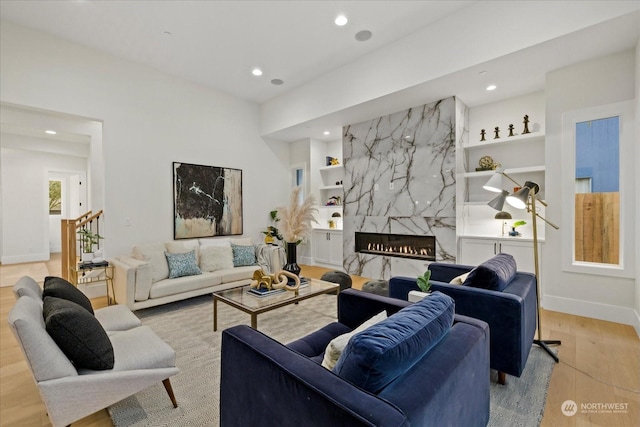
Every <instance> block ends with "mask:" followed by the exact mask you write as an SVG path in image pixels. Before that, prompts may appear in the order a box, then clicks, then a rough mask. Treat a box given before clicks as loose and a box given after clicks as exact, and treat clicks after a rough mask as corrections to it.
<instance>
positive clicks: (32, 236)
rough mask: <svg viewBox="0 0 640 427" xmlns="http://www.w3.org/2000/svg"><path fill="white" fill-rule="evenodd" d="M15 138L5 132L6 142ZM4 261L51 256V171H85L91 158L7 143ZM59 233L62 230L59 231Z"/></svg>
mask: <svg viewBox="0 0 640 427" xmlns="http://www.w3.org/2000/svg"><path fill="white" fill-rule="evenodd" d="M13 139H15V137H14V136H13V135H6V134H3V135H2V141H3V145H4V143H5V142H7V143H8V145H9V143H10V142H11V140H13ZM0 153H1V158H0V162H1V164H2V166H1V167H0V172H1V173H2V178H1V179H0V182H2V184H3V188H2V206H3V212H2V221H3V223H2V227H1V229H2V259H1V262H2V264H12V263H19V262H33V261H42V260H48V259H49V204H48V201H49V172H50V171H52V170H58V171H60V170H75V171H84V170H86V168H87V159H86V158H83V157H75V156H66V155H60V154H53V153H43V152H36V151H28V150H21V149H14V148H5V147H3V148H2V149H1V151H0ZM58 233H59V232H58Z"/></svg>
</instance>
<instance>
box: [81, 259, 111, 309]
mask: <svg viewBox="0 0 640 427" xmlns="http://www.w3.org/2000/svg"><path fill="white" fill-rule="evenodd" d="M98 282H104V283H105V284H106V286H107V304H108V305H113V304H116V296H115V292H114V290H113V266H112V265H111V264H109V263H108V262H104V263H98V264H93V263H78V264H75V265H74V266H73V267H71V283H73V284H74V285H76V286H78V285H88V284H90V283H98Z"/></svg>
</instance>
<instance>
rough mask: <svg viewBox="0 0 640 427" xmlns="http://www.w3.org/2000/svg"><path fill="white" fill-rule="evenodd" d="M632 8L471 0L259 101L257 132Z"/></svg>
mask: <svg viewBox="0 0 640 427" xmlns="http://www.w3.org/2000/svg"><path fill="white" fill-rule="evenodd" d="M636 9H637V4H635V3H634V2H630V1H626V2H623V1H611V0H609V1H588V2H586V1H555V2H550V1H545V2H537V1H529V2H507V1H481V2H476V4H474V5H471V6H469V7H465V8H463V9H462V10H460V11H458V12H456V13H454V14H452V15H450V16H448V17H446V18H444V19H442V20H440V21H437V22H435V23H433V24H431V25H429V26H427V27H426V28H424V29H422V30H419V31H417V32H415V33H413V34H411V35H409V36H407V37H405V38H403V39H401V40H398V41H397V42H395V43H391V44H389V45H387V46H385V47H383V48H380V49H377V50H375V51H374V52H372V53H369V54H367V55H363V56H361V57H360V58H358V59H357V60H355V61H353V62H351V63H349V64H346V65H345V66H343V67H341V68H339V69H336V70H333V71H332V72H329V73H327V74H325V75H323V76H321V77H319V78H317V79H316V80H314V81H312V82H310V83H308V84H305V85H302V86H300V87H298V88H296V89H294V90H292V91H290V92H287V93H286V94H284V95H282V96H279V97H276V98H274V99H271V100H269V101H268V102H265V103H264V104H262V105H261V107H260V109H261V116H262V121H261V130H262V134H263V135H267V134H270V133H272V132H276V131H279V130H282V129H286V128H288V127H290V126H294V125H297V124H299V123H304V122H306V121H308V120H312V119H315V118H318V117H323V116H325V115H328V114H331V113H334V112H335V111H340V110H344V109H348V108H350V107H353V106H355V105H358V104H361V103H364V102H367V101H371V100H373V99H376V98H380V97H384V96H385V95H389V94H392V93H395V92H397V91H400V90H404V89H407V88H411V87H413V86H415V85H419V84H422V83H424V82H428V81H431V80H434V79H436V78H438V77H442V76H445V75H448V74H450V73H454V72H456V71H460V70H463V69H466V68H469V67H471V66H474V65H477V64H481V63H484V62H487V61H490V60H492V59H496V58H499V57H502V56H504V55H507V54H510V53H513V52H516V51H519V50H521V49H524V48H527V47H531V46H534V45H538V44H540V43H543V42H545V41H547V40H550V39H553V38H555V37H560V36H562V35H565V34H568V33H571V32H573V31H578V30H580V29H582V28H586V27H589V26H591V25H595V24H597V23H599V22H604V21H606V20H609V19H613V18H615V17H618V16H621V15H624V14H626V13H629V12H632V11H634V10H636ZM398 25H400V23H398ZM505 34H508V35H509V36H508V37H505ZM374 37H375V33H374ZM399 64H402V65H401V66H400V65H399ZM523 80H524V79H523ZM524 83H526V81H525V82H523V84H524ZM450 95H453V94H450ZM445 96H448V95H445ZM310 99H313V102H312V103H310V102H309V100H310ZM435 100H436V99H432V100H431V101H435ZM403 108H404V107H403ZM400 109H402V108H399V110H400ZM392 112H393V111H389V113H392Z"/></svg>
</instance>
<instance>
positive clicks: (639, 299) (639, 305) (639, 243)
mask: <svg viewBox="0 0 640 427" xmlns="http://www.w3.org/2000/svg"><path fill="white" fill-rule="evenodd" d="M635 107H636V144H635V147H636V152H635V157H634V163H635V164H636V165H639V164H640V144H639V143H638V139H640V41H638V43H637V44H636V102H635ZM638 205H640V173H636V230H640V215H637V211H638V210H639V209H640V206H638ZM635 311H636V312H635V320H634V321H635V325H640V239H638V238H637V237H636V310H635ZM636 333H637V334H638V335H640V327H639V326H636Z"/></svg>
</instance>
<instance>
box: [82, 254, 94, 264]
mask: <svg viewBox="0 0 640 427" xmlns="http://www.w3.org/2000/svg"><path fill="white" fill-rule="evenodd" d="M91 261H93V252H82V262H91Z"/></svg>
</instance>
